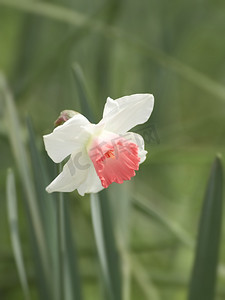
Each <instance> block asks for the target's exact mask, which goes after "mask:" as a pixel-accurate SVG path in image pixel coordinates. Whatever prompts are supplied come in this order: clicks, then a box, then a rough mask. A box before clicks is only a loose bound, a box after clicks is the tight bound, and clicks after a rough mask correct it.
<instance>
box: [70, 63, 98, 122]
mask: <svg viewBox="0 0 225 300" xmlns="http://www.w3.org/2000/svg"><path fill="white" fill-rule="evenodd" d="M72 69H73V74H74V78H75V83H76V86H77V91H78V96H79V101H80V105H81V110H82V113H83V114H84V115H85V116H86V117H87V118H88V119H89V120H90V121H91V122H94V119H95V118H94V115H93V113H92V111H93V110H92V109H91V108H90V100H89V98H88V94H87V88H86V84H85V80H84V75H83V72H82V70H81V68H80V66H79V65H78V64H74V65H73V67H72Z"/></svg>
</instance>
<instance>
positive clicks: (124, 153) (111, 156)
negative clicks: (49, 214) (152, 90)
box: [44, 94, 154, 195]
mask: <svg viewBox="0 0 225 300" xmlns="http://www.w3.org/2000/svg"><path fill="white" fill-rule="evenodd" d="M153 106H154V97H153V95H151V94H134V95H130V96H125V97H122V98H119V99H116V100H113V99H111V98H108V99H107V101H106V104H105V106H104V111H103V118H102V120H101V121H100V122H99V123H98V124H92V123H90V122H89V121H88V119H87V118H85V117H84V116H83V115H81V114H75V115H74V116H73V117H72V118H70V119H69V120H67V121H66V122H65V123H64V124H62V125H60V126H58V127H56V128H55V129H54V130H53V132H52V133H50V134H47V135H45V136H44V144H45V149H46V151H47V153H48V155H49V156H50V157H51V159H52V160H53V161H54V162H56V163H59V162H61V161H62V160H64V159H65V158H66V157H68V156H70V158H69V160H68V162H67V163H66V164H65V165H64V167H63V170H62V172H61V173H60V174H59V175H58V176H57V177H56V178H55V179H54V180H53V181H52V182H51V183H50V184H49V185H48V186H47V188H46V190H47V192H49V193H51V192H71V191H73V190H76V189H77V190H78V193H79V194H80V195H84V194H85V193H97V192H99V191H100V190H102V189H103V188H107V187H108V186H109V185H110V184H112V183H113V182H116V183H123V182H124V181H125V180H130V179H131V178H132V177H133V176H135V171H137V170H138V169H139V165H140V164H141V163H142V162H143V161H144V160H145V158H146V154H147V151H145V149H144V140H143V138H142V136H141V135H139V134H136V133H133V132H130V131H129V130H130V129H131V128H133V127H134V126H136V125H138V124H142V123H145V122H146V121H147V120H148V119H149V117H150V115H151V113H152V110H153Z"/></svg>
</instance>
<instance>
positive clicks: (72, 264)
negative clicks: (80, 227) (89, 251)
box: [59, 193, 82, 300]
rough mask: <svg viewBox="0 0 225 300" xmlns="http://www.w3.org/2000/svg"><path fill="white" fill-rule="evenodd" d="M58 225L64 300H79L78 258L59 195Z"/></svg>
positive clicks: (64, 206)
mask: <svg viewBox="0 0 225 300" xmlns="http://www.w3.org/2000/svg"><path fill="white" fill-rule="evenodd" d="M60 194H61V196H60V199H59V201H60V202H59V205H60V207H59V208H60V215H59V218H60V225H61V229H60V231H61V234H60V237H61V260H62V280H63V283H62V286H63V292H64V297H63V299H65V300H81V299H82V292H81V279H80V275H79V272H78V257H77V251H76V248H75V247H74V243H73V239H72V233H71V229H70V215H69V211H68V207H67V204H68V203H67V200H66V199H64V197H63V195H62V193H60Z"/></svg>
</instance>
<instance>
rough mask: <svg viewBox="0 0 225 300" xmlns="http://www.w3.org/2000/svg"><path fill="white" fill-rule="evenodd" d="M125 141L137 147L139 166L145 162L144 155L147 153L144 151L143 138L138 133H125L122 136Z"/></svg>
mask: <svg viewBox="0 0 225 300" xmlns="http://www.w3.org/2000/svg"><path fill="white" fill-rule="evenodd" d="M122 136H123V137H124V138H125V139H127V140H128V141H132V142H133V143H135V144H136V145H137V146H138V156H139V157H140V159H141V160H140V164H141V163H143V161H145V159H146V154H147V153H148V152H147V151H146V150H145V142H144V139H143V137H142V136H141V135H140V134H138V133H134V132H127V133H125V134H123V135H122Z"/></svg>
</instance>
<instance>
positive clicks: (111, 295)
mask: <svg viewBox="0 0 225 300" xmlns="http://www.w3.org/2000/svg"><path fill="white" fill-rule="evenodd" d="M91 214H92V222H93V228H94V234H95V240H96V244H97V250H98V255H99V259H100V264H101V268H102V274H103V280H104V283H105V288H106V293H107V297H106V298H107V299H111V300H121V285H122V283H121V279H120V278H121V274H120V269H119V256H118V252H117V248H116V244H115V240H114V235H113V227H112V223H111V216H110V209H109V202H108V198H107V194H106V191H102V192H101V193H99V194H91Z"/></svg>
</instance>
